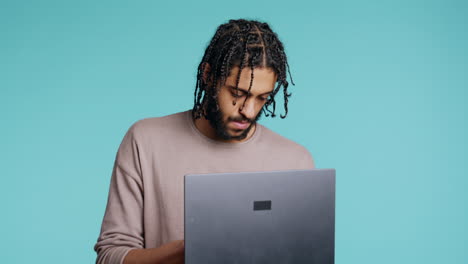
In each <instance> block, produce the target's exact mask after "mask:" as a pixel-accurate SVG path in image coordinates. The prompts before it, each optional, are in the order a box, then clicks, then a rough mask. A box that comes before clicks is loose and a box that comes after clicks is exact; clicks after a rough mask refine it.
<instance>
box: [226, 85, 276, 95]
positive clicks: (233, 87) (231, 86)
mask: <svg viewBox="0 0 468 264" xmlns="http://www.w3.org/2000/svg"><path fill="white" fill-rule="evenodd" d="M227 87H229V88H230V89H234V90H235V89H236V87H235V86H233V85H229V84H228V85H227ZM237 88H238V89H239V91H241V92H243V93H249V92H248V90H246V89H244V88H241V87H237ZM272 92H273V91H269V92H266V93H262V94H261V95H267V94H271V93H272Z"/></svg>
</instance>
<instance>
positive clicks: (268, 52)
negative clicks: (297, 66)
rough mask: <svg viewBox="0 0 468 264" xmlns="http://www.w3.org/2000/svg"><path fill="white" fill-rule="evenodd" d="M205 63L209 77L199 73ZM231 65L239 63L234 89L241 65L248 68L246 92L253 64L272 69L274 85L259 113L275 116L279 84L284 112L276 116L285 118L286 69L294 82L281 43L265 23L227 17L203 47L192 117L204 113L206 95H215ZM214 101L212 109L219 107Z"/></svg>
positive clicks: (286, 109) (287, 97) (204, 67)
mask: <svg viewBox="0 0 468 264" xmlns="http://www.w3.org/2000/svg"><path fill="white" fill-rule="evenodd" d="M207 65H210V77H209V80H208V78H206V76H203V75H204V73H205V69H206V67H207ZM235 66H238V67H239V72H238V75H237V81H236V92H237V93H238V92H239V89H238V88H239V87H238V85H239V79H240V74H241V71H242V69H243V68H245V67H249V68H250V69H251V79H250V86H249V89H248V91H249V92H250V89H251V88H252V83H253V78H254V75H253V70H254V68H257V67H258V68H263V67H266V68H271V69H273V71H274V72H275V73H276V75H277V76H278V79H277V85H276V87H275V89H274V90H273V92H272V93H271V94H270V96H269V97H268V100H267V101H266V103H265V105H264V106H263V108H262V113H263V114H265V116H271V117H275V116H276V115H275V110H276V102H275V95H276V94H277V93H278V92H279V90H280V89H281V87H283V96H284V110H285V114H284V115H280V117H281V118H285V117H286V116H287V114H288V99H289V97H290V96H291V94H290V93H288V85H289V84H288V81H287V80H286V71H287V73H288V74H289V77H290V79H291V83H292V84H293V85H294V82H293V80H292V77H291V72H290V71H289V64H288V61H287V58H286V54H285V52H284V47H283V43H281V41H280V40H279V38H278V36H277V34H276V33H274V32H273V31H272V30H271V28H270V26H269V25H268V24H267V23H262V22H259V21H255V20H245V19H238V20H229V22H228V23H225V24H222V25H220V26H219V27H218V29H217V30H216V33H215V34H214V36H213V38H212V39H211V42H210V44H209V45H208V47H207V48H206V50H205V54H204V55H203V58H202V60H201V62H200V64H199V66H198V71H197V82H196V87H195V93H194V96H195V100H194V106H193V110H192V114H193V117H194V118H200V117H201V116H205V117H206V116H207V114H206V111H207V109H206V103H207V97H210V98H213V99H216V98H217V96H218V89H217V88H216V87H217V85H218V84H221V86H222V85H224V83H225V81H226V79H227V77H228V76H229V73H230V72H231V69H232V68H233V67H235ZM215 101H216V104H215V107H216V109H211V110H212V111H213V110H215V111H217V110H219V105H218V103H217V100H215ZM244 103H245V101H244ZM233 104H234V105H235V104H236V101H233ZM270 107H272V109H270Z"/></svg>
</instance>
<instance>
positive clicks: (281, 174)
mask: <svg viewBox="0 0 468 264" xmlns="http://www.w3.org/2000/svg"><path fill="white" fill-rule="evenodd" d="M334 251H335V170H334V169H314V170H293V171H273V172H252V173H250V172H249V173H222V174H201V175H186V176H185V263H187V264H195V263H197V264H199V263H204V264H211V263H213V264H220V263H223V264H229V263H239V264H247V263H255V264H258V263H268V264H271V263H295V264H297V263H307V264H311V263H316V264H333V263H334Z"/></svg>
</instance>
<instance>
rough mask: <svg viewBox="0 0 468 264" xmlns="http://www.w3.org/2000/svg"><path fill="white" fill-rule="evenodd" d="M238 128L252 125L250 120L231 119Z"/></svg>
mask: <svg viewBox="0 0 468 264" xmlns="http://www.w3.org/2000/svg"><path fill="white" fill-rule="evenodd" d="M231 122H232V124H233V125H234V127H235V128H236V129H247V128H248V127H249V126H250V122H249V121H235V120H233V121H231Z"/></svg>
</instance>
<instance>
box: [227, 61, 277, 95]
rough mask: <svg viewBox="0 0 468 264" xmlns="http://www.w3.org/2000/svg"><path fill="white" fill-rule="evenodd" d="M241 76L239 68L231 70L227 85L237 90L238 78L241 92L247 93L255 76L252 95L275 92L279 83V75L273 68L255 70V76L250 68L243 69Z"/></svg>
mask: <svg viewBox="0 0 468 264" xmlns="http://www.w3.org/2000/svg"><path fill="white" fill-rule="evenodd" d="M238 75H239V67H235V68H233V69H232V70H231V74H230V75H229V77H228V78H227V80H226V83H225V85H226V86H228V88H234V89H235V88H236V83H237V78H238V77H239V83H238V88H239V90H241V91H244V92H247V91H248V90H249V86H250V85H251V84H250V83H251V81H252V80H251V79H252V75H253V82H252V88H251V91H250V92H251V93H252V94H265V93H270V92H272V91H273V89H274V86H275V83H276V81H277V75H276V73H275V71H274V70H273V69H271V68H266V67H262V68H254V70H253V74H252V70H251V69H250V68H248V67H246V68H243V69H242V72H241V75H240V76H238Z"/></svg>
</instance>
